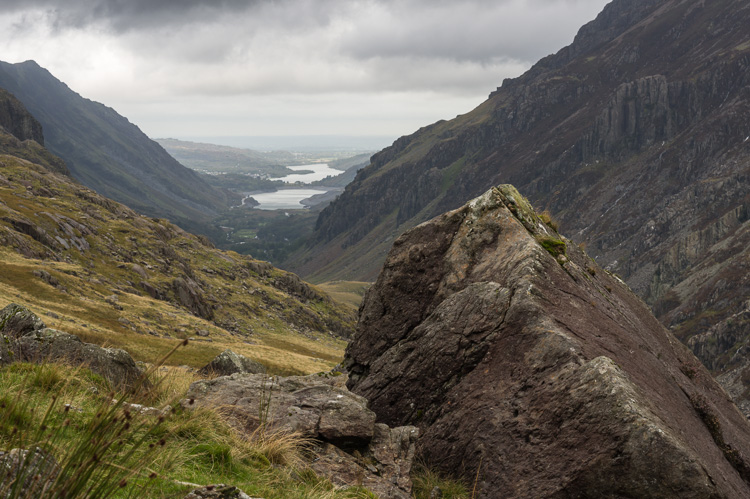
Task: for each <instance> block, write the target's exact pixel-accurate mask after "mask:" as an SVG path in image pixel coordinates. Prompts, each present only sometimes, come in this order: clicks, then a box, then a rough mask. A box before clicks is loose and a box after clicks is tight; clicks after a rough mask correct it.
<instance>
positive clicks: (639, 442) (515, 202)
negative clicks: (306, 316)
mask: <svg viewBox="0 0 750 499" xmlns="http://www.w3.org/2000/svg"><path fill="white" fill-rule="evenodd" d="M345 364H346V366H347V367H348V368H349V371H350V381H349V384H348V386H349V387H350V389H351V390H352V391H354V392H355V393H358V394H360V395H363V396H365V397H366V398H367V399H368V400H369V401H370V407H371V408H372V409H373V410H374V411H375V413H376V414H377V416H378V420H379V421H381V422H384V423H387V424H391V425H393V424H414V425H417V426H419V427H420V435H421V437H420V441H419V445H418V447H419V448H420V449H422V452H423V458H424V459H426V460H428V461H429V462H431V463H432V464H435V465H437V466H439V467H441V468H442V469H443V470H444V471H446V472H449V473H453V474H456V473H458V474H463V475H464V476H465V477H467V478H468V479H470V480H472V481H473V480H474V479H475V478H477V477H478V492H479V494H480V496H481V497H693V498H703V497H744V496H746V495H748V494H750V463H749V462H748V461H747V458H746V456H748V455H749V454H748V453H750V425H749V424H748V422H747V420H746V419H745V418H744V417H743V416H742V414H741V413H740V412H739V411H738V410H737V408H736V407H735V406H734V405H733V404H732V403H731V402H730V401H729V400H728V399H727V397H726V394H725V393H724V392H723V390H722V389H721V388H720V387H719V385H718V384H717V383H716V381H714V380H713V378H712V377H711V376H710V374H709V373H708V372H707V371H706V369H705V368H704V367H703V366H702V365H701V364H700V362H699V361H698V360H697V359H696V358H695V357H694V356H693V355H692V354H691V353H690V351H689V350H688V349H687V348H686V347H685V346H683V345H682V344H681V343H680V342H679V341H678V340H677V339H676V338H674V336H673V335H672V334H671V333H669V332H668V331H667V330H666V329H665V328H664V327H663V326H662V325H661V324H659V322H658V321H657V320H656V319H655V318H654V317H653V316H652V315H651V314H650V312H649V310H648V308H647V307H646V305H645V304H644V303H643V302H642V301H641V300H639V299H638V298H637V297H636V296H635V295H634V294H633V293H632V292H631V291H630V290H629V289H628V288H627V286H626V285H625V284H624V283H623V282H621V281H620V280H619V279H617V278H616V277H614V276H612V275H610V274H609V273H607V272H606V271H604V270H602V269H601V268H600V267H598V266H597V265H596V264H595V263H594V262H593V260H591V259H590V258H589V257H588V256H586V254H585V253H583V252H582V251H581V250H580V249H579V248H578V247H576V246H575V245H574V244H572V243H571V242H570V241H569V240H567V239H565V238H562V237H561V236H559V235H558V234H557V233H556V231H555V230H553V229H551V228H550V227H549V226H548V225H546V224H545V223H543V222H542V220H540V219H539V218H538V217H537V216H536V214H535V213H534V212H533V210H532V209H531V207H530V205H529V204H528V202H527V201H526V200H525V199H524V198H523V197H521V196H520V194H518V192H517V191H516V190H515V189H513V188H512V187H510V186H501V187H499V188H493V189H491V190H490V191H488V192H486V193H485V194H483V195H482V196H480V197H479V198H477V199H474V200H473V201H471V202H469V203H468V204H467V205H465V206H464V207H462V208H460V209H457V210H455V211H451V212H448V213H446V214H444V215H442V216H439V217H437V218H435V219H433V220H431V221H429V222H426V223H424V224H421V225H419V226H418V227H416V228H414V229H412V230H410V231H408V232H406V233H405V234H404V235H402V236H401V237H400V238H398V239H397V240H396V241H395V242H394V244H393V248H392V249H391V251H390V253H389V255H388V258H387V259H386V262H385V265H384V267H383V271H382V272H381V274H380V276H379V278H378V280H377V282H376V283H375V285H374V286H373V287H372V288H371V289H370V290H369V291H368V293H367V295H366V297H365V301H364V303H363V305H362V307H361V309H360V317H359V325H358V329H357V333H356V335H355V337H354V340H353V341H352V343H351V344H350V346H349V347H348V349H347V354H346V360H345Z"/></svg>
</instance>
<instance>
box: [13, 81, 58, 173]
mask: <svg viewBox="0 0 750 499" xmlns="http://www.w3.org/2000/svg"><path fill="white" fill-rule="evenodd" d="M0 153H2V154H10V155H12V156H16V157H19V158H23V159H26V160H29V161H31V162H33V163H37V164H40V165H43V166H44V167H45V168H48V169H49V170H52V171H55V172H58V173H62V174H64V175H68V174H70V172H69V171H68V167H67V166H66V165H65V162H64V161H63V160H62V159H60V158H59V157H57V156H55V155H54V154H52V153H50V152H49V151H48V150H47V149H45V148H44V135H43V134H42V125H41V124H40V123H39V122H38V121H37V120H36V118H34V117H33V116H32V115H31V114H30V113H29V112H28V110H27V109H26V108H25V107H24V105H23V104H22V103H21V101H19V100H18V99H16V98H15V96H13V95H12V94H11V93H9V92H7V91H5V90H3V89H2V88H0Z"/></svg>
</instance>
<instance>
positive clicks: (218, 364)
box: [198, 350, 266, 376]
mask: <svg viewBox="0 0 750 499" xmlns="http://www.w3.org/2000/svg"><path fill="white" fill-rule="evenodd" d="M235 373H239V374H265V373H266V368H265V366H264V365H263V364H261V363H260V362H256V361H254V360H252V359H248V358H247V357H245V356H244V355H240V354H238V353H234V352H233V351H231V350H224V351H223V352H221V353H220V354H219V355H217V356H216V357H215V358H214V360H212V361H211V362H209V363H208V364H207V365H205V366H204V367H202V368H201V369H200V371H198V374H202V375H214V376H229V375H230V374H235Z"/></svg>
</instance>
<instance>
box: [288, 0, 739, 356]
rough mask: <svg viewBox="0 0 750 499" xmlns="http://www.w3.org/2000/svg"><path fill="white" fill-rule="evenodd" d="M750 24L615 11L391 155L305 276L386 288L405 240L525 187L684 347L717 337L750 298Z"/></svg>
mask: <svg viewBox="0 0 750 499" xmlns="http://www.w3.org/2000/svg"><path fill="white" fill-rule="evenodd" d="M749 23H750V6H749V5H748V4H747V3H746V2H741V1H738V0H718V1H715V2H703V1H700V0H669V1H660V2H655V1H627V0H615V1H613V2H612V3H611V4H609V5H608V6H607V7H606V8H605V9H604V11H603V12H602V13H601V14H600V15H599V16H598V17H597V19H596V20H595V21H593V22H591V23H589V24H588V25H586V26H584V27H583V28H582V29H581V30H580V32H579V34H578V36H577V37H576V39H575V41H574V42H573V43H572V44H571V45H570V46H568V47H566V48H564V49H562V50H560V51H559V52H558V53H557V54H554V55H552V56H549V57H546V58H544V59H542V60H541V61H539V63H537V64H536V65H535V66H534V67H533V68H531V69H530V70H529V71H528V72H527V73H526V74H524V75H523V76H521V77H519V78H516V79H513V80H506V81H505V82H504V83H503V85H502V86H501V87H500V88H498V89H497V90H496V91H495V92H493V93H492V94H491V95H490V98H489V99H488V100H487V101H486V102H484V103H483V104H481V105H480V106H479V107H477V108H476V109H474V110H473V111H471V112H470V113H468V114H466V115H463V116H459V117H457V118H456V119H454V120H451V121H447V122H439V123H435V124H434V125H431V126H429V127H425V128H423V129H421V130H420V131H418V132H417V133H415V134H414V135H412V136H409V137H403V138H401V139H399V140H398V141H397V142H396V143H395V144H394V145H393V146H392V147H391V148H389V149H386V150H384V151H382V152H381V153H379V154H377V155H375V156H374V157H373V159H372V163H371V165H370V166H369V167H367V168H366V169H364V170H363V171H361V172H360V174H359V175H358V177H357V179H356V180H355V181H354V182H353V183H352V184H351V185H350V186H349V187H348V188H347V189H346V191H345V192H344V193H343V194H342V195H341V196H340V198H339V199H338V200H337V201H336V202H335V203H332V204H331V206H330V207H328V208H327V209H326V210H324V212H323V213H321V215H320V218H319V220H318V224H317V228H316V233H315V235H316V243H315V246H313V247H312V249H310V250H308V251H307V252H306V253H302V252H301V253H300V254H299V255H297V259H296V261H294V262H292V263H293V265H292V266H291V268H294V269H296V270H298V271H299V272H301V273H302V274H303V275H307V276H310V277H311V278H313V279H318V278H325V279H331V278H359V279H368V278H369V279H374V277H375V276H376V275H377V270H378V265H379V263H380V262H382V261H383V259H384V258H385V254H386V252H387V248H388V247H389V246H390V244H391V243H392V241H393V239H394V238H395V237H397V236H398V235H399V234H401V233H402V232H403V231H405V230H407V229H408V228H410V227H414V226H415V225H417V224H418V223H420V222H423V221H424V220H427V219H429V218H430V217H432V216H435V215H437V214H439V213H441V212H443V211H445V210H447V209H453V208H456V207H457V206H459V205H460V204H462V203H463V202H465V201H466V200H467V199H470V198H471V197H473V196H476V195H478V194H479V193H481V192H483V191H484V190H486V189H487V188H488V187H489V186H491V185H495V184H498V183H502V182H509V183H512V184H514V185H516V186H517V187H518V188H519V190H520V191H521V192H523V193H524V195H526V196H528V197H529V199H530V200H531V202H532V203H533V204H534V205H535V206H537V207H538V208H540V209H549V210H550V211H551V212H552V213H553V215H554V216H555V217H556V218H557V219H558V220H559V222H560V224H561V226H562V227H563V228H564V229H565V231H566V232H567V233H569V234H571V235H572V236H573V239H574V240H576V241H578V242H585V243H586V245H587V248H588V251H589V252H590V253H591V254H592V255H593V256H594V257H595V258H596V259H597V261H598V262H599V263H600V264H601V265H602V266H606V267H608V268H609V269H610V270H612V271H614V272H617V273H618V274H619V275H621V276H622V277H623V278H624V279H625V281H626V282H627V283H628V284H629V285H630V286H631V287H632V288H633V289H634V290H635V291H636V292H637V293H638V294H639V295H640V296H642V297H643V298H644V299H645V300H646V301H647V303H648V304H649V305H651V306H652V308H653V310H654V311H655V313H656V314H657V316H658V318H659V319H660V320H661V321H662V322H663V323H664V324H666V325H668V326H669V327H671V328H673V329H674V331H675V333H676V334H677V335H678V336H679V337H680V338H681V339H683V340H685V341H687V340H688V339H689V338H690V337H692V336H694V335H696V334H700V333H703V332H705V331H706V330H707V329H708V328H710V327H711V326H712V325H713V324H717V323H718V322H720V321H723V320H725V319H727V318H729V317H731V316H732V315H734V314H736V313H738V312H739V311H741V310H742V307H743V303H744V302H745V301H746V299H747V297H748V296H750V278H748V271H747V270H748V269H749V268H750V256H749V255H748V252H747V247H748V246H747V243H748V242H749V241H748V238H750V233H748V231H750V225H749V224H748V222H747V220H748V216H747V213H748V206H749V205H750V137H749V136H750V43H748V41H747V36H746V26H747V25H748V24H749ZM744 336H745V337H750V331H747V330H746V331H745V332H744Z"/></svg>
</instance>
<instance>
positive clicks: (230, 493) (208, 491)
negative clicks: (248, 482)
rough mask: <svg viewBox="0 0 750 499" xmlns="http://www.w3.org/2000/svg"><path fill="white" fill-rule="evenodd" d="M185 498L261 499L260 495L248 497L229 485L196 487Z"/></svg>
mask: <svg viewBox="0 0 750 499" xmlns="http://www.w3.org/2000/svg"><path fill="white" fill-rule="evenodd" d="M185 499H261V498H260V497H250V496H249V495H247V494H245V493H244V492H243V491H241V490H240V489H238V488H237V487H233V486H231V485H224V484H218V485H206V486H205V487H200V488H197V489H195V490H193V491H191V492H190V493H188V495H186V496H185Z"/></svg>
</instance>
